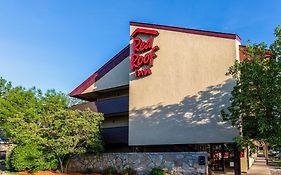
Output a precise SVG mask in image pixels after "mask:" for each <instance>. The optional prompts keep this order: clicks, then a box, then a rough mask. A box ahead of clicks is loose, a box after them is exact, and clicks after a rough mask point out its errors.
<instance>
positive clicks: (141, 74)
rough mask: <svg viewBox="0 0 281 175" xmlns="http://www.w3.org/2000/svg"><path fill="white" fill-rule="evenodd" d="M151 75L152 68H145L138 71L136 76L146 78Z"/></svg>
mask: <svg viewBox="0 0 281 175" xmlns="http://www.w3.org/2000/svg"><path fill="white" fill-rule="evenodd" d="M150 74H151V69H150V68H145V69H143V70H136V71H135V73H134V75H135V76H136V77H144V76H148V75H150Z"/></svg>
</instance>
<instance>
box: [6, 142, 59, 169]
mask: <svg viewBox="0 0 281 175" xmlns="http://www.w3.org/2000/svg"><path fill="white" fill-rule="evenodd" d="M8 164H9V166H8V167H9V170H11V171H24V170H28V171H41V170H54V169H57V167H58V161H57V159H56V157H55V155H54V154H52V153H47V152H46V151H44V150H43V148H42V147H40V146H38V145H34V144H27V145H18V146H16V147H15V148H14V149H13V150H12V153H11V155H10V157H9V159H8Z"/></svg>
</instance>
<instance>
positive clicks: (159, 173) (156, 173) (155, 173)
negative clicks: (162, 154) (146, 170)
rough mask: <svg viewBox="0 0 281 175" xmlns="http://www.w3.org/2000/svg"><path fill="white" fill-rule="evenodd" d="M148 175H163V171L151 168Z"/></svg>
mask: <svg viewBox="0 0 281 175" xmlns="http://www.w3.org/2000/svg"><path fill="white" fill-rule="evenodd" d="M150 175H165V171H164V170H162V169H161V168H153V169H152V170H151V171H150Z"/></svg>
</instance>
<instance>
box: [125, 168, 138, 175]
mask: <svg viewBox="0 0 281 175" xmlns="http://www.w3.org/2000/svg"><path fill="white" fill-rule="evenodd" d="M122 174H123V175H136V174H137V171H136V170H134V169H133V168H126V169H125V170H124V171H123V173H122Z"/></svg>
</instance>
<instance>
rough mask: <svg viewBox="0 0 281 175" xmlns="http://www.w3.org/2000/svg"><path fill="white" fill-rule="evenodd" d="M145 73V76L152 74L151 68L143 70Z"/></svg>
mask: <svg viewBox="0 0 281 175" xmlns="http://www.w3.org/2000/svg"><path fill="white" fill-rule="evenodd" d="M143 74H144V76H147V75H150V74H151V70H150V68H145V69H144V70H143Z"/></svg>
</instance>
